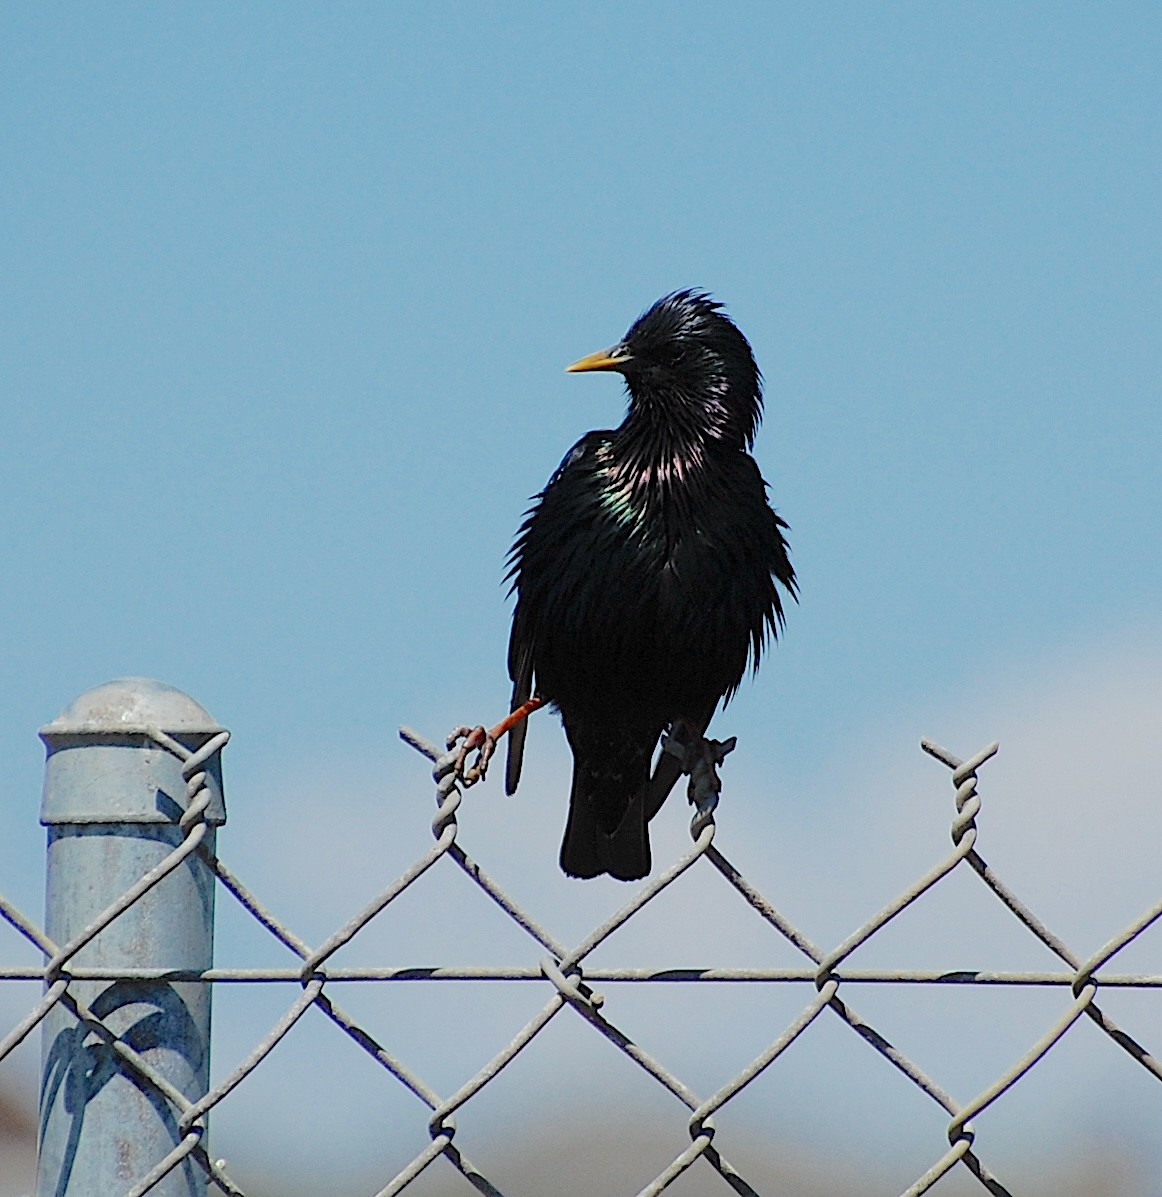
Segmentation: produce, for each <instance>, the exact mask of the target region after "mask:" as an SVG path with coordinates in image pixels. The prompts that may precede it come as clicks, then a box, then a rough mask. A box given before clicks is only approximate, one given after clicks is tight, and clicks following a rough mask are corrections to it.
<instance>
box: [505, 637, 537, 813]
mask: <svg viewBox="0 0 1162 1197" xmlns="http://www.w3.org/2000/svg"><path fill="white" fill-rule="evenodd" d="M508 671H509V674H510V676H511V677H512V704H511V705H510V706H509V710H510V711H515V710H516V709H517V707H519V706H520V705H521V704H522V703H524V702H527V701H528V700H529V699H530V698H531V697H532V694H533V654H532V653H531V652H530V651H529V646H528V645H527V644H524V643H522V642H521V639H520V638H519V637H518V633H517V620H516V619H514V620H513V625H512V638H511V640H510V641H509V646H508ZM528 730H529V721H528V719H522V720H521V721H520V722H519V723H518V724H517V725H516V726H515V727H514V728H513V729H512V730H511V731H510V732H509V733H508V759H507V760H506V762H505V767H504V792H505V793H506V794H508V795H509V796H510V797H511V796H512V795H513V794H515V793H516V787H517V786H518V785H519V784H520V769H521V764H522V763H523V761H524V755H525V736H526V735H527V734H528Z"/></svg>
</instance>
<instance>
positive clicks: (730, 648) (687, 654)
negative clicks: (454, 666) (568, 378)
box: [505, 291, 796, 881]
mask: <svg viewBox="0 0 1162 1197" xmlns="http://www.w3.org/2000/svg"><path fill="white" fill-rule="evenodd" d="M587 370H615V371H617V372H618V373H620V374H621V375H623V376H624V378H625V385H626V389H627V390H628V392H629V412H628V414H627V415H626V418H625V420H624V421H623V422H622V424H621V426H620V427H618V428H616V429H612V430H604V431H600V432H590V433H588V434H587V435H586V436H583V437H582V438H581V440H579V441H578V442H577V444H576V445H574V446H573V448H572V449H570V451H569V452H568V454H567V455H566V456H565V459H564V461H562V462H561V465H560V466H559V467H558V469H557V471H556V473H555V474H554V475H553V476H552V478H551V479H550V480H549V484H548V486H546V487H545V489H544V490H543V491H541V493H540V494H539V495H537V496H536V498H535V500H534V505H533V506H532V507H531V508H530V510H529V511H528V512H527V513H526V516H525V520H524V523H523V524H522V525H521V528H520V531H519V533H518V535H517V538H516V542H515V544H514V545H513V548H512V552H511V554H510V556H509V565H510V570H509V574H508V577H509V578H510V579H511V581H512V591H513V592H515V593H516V595H517V603H516V609H515V611H514V612H513V621H512V635H511V638H510V640H509V649H508V670H509V675H510V677H511V678H512V681H513V693H512V708H513V709H514V710H515V709H516V708H517V707H519V706H520V705H521V703H523V702H524V701H525V700H526V699H528V698H529V697H530V695H532V694H533V691H534V687H535V690H536V693H537V694H538V695H539V696H541V697H543V698H544V699H545V700H546V701H548V702H549V703H551V704H553V705H554V706H555V707H556V708H557V709H558V710H559V712H560V714H561V719H562V722H563V723H564V726H565V735H566V736H567V737H568V740H569V745H570V747H571V748H572V750H573V785H572V791H571V793H570V795H569V821H568V825H567V827H566V830H565V839H564V842H563V844H562V845H561V868H562V869H563V870H564V871H565V872H566V873H567V874H569V875H570V876H572V877H597V876H600V875H601V874H603V873H609V874H610V875H611V876H613V877H617V878H619V879H621V880H623V881H630V880H634V879H636V878H639V877H644V876H646V875H647V874H648V873H649V871H650V844H649V836H648V833H647V828H646V824H647V821H648V820H649V819H650V818H652V817H653V816H654V814H655V813H656V812H657V809H658V808H659V807H660V806H661V804H662V802H663V801H664V800H665V798H666V795H667V794H668V793H669V791H670V789H671V788H672V786H673V784H674V782H675V781H676V780H677V777H678V775H679V770H678V768H677V766H676V765H674V764H673V758H672V757H669V756H665V757H663V758H662V761H661V763H660V764H659V767H658V769H657V770H656V771H655V774H654V777H653V780H652V781H651V776H650V765H651V759H652V757H653V754H654V750H655V748H656V747H657V744H658V740H659V737H660V736H661V733H662V732H663V731H664V730H665V729H666V728H667V727H672V726H673V725H675V724H680V725H682V726H683V727H684V728H685V729H686V730H687V732H688V733H689V732H692V733H694V734H696V735H698V736H700V735H701V733H702V732H704V731H705V729H706V727H707V725H708V724H709V722H710V717H711V716H712V715H713V713H714V710H715V707H716V706H717V705H718V703H719V701H720V700H724V701H728V700H729V699H730V698H731V696H732V695H733V694H734V693H735V691H736V690H737V689H738V687H739V685H740V683H741V682H742V679H743V676H744V674H745V673H746V668H747V663H748V660H749V662H750V664H751V667H752V669H757V667H758V662H759V656H760V654H761V653H762V650H763V647H764V645H765V643H766V640H767V637H768V635H769V636H771V637H772V638H773V637H774V636H775V635H776V634H777V632H778V631H779V629H780V628H781V626H782V623H783V605H782V601H781V599H780V595H779V590H778V587H777V586H776V582H777V583H779V584H781V585H782V587H783V588H784V589H785V590H786V591H787V593H788V594H790V595H791V596H792V597H794V596H795V594H796V588H795V572H794V570H793V569H792V567H791V562H790V560H789V558H788V555H787V542H786V540H785V539H784V537H783V529H784V528H786V527H787V525H786V524H785V523H784V522H783V520H781V519H780V518H779V517H778V516H777V515H776V514H775V512H774V511H772V510H771V508H770V506H769V504H768V502H767V489H766V483H765V482H764V481H763V479H762V476H761V474H760V473H759V469H758V466H757V465H756V464H755V462H754V459H753V458H752V457H751V456H750V454H749V453H748V450H749V448H750V447H751V444H752V442H753V440H754V435H755V432H756V430H757V428H758V424H759V419H760V416H761V414H762V376H761V375H760V373H759V370H758V366H757V365H756V364H755V359H754V354H753V353H752V351H751V347H750V345H749V343H748V342H747V340H746V338H745V337H744V336H743V335H742V333H741V332H740V331H739V330H738V328H737V327H736V325H735V324H734V322H733V321H732V320H731V319H730V318H729V317H728V316H727V315H726V314H725V312H724V311H723V310H722V307H721V305H720V304H718V303H716V302H715V301H714V300H713V299H711V298H710V296H709V295H707V294H705V293H704V292H701V291H678V292H675V293H674V294H672V295H667V296H665V297H664V298H662V299H660V300H658V302H657V303H655V304H654V305H653V307H651V308H650V309H649V310H648V311H646V312H645V313H644V314H643V315H642V316H640V317H639V318H638V320H637V321H635V323H634V324H633V326H632V327H631V328H630V330H629V332H627V333H626V335H625V337H624V338H623V339H622V341H621V342H620V343H619V344H617V345H615V346H614V347H613V348H612V349H608V350H604V351H602V352H599V353H594V354H591V355H590V356H589V357H585V358H582V359H581V360H580V361H579V362H575V363H574V364H573V365H571V366H570V367H569V371H570V372H580V371H587ZM526 727H527V725H526V724H525V723H523V722H522V723H520V724H518V725H517V726H516V727H515V728H514V729H513V731H512V735H511V739H510V741H509V751H508V768H507V775H506V778H505V788H506V790H507V792H508V793H509V794H512V793H513V792H514V791H515V790H516V787H517V782H518V781H519V779H520V770H521V760H522V757H523V752H524V739H525V731H526Z"/></svg>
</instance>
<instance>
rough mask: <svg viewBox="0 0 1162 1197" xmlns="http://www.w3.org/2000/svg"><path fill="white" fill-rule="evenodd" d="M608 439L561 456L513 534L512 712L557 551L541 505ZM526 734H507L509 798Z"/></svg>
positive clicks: (521, 727)
mask: <svg viewBox="0 0 1162 1197" xmlns="http://www.w3.org/2000/svg"><path fill="white" fill-rule="evenodd" d="M610 435H611V433H609V432H605V431H602V432H590V433H587V434H586V435H585V436H583V437H582V438H581V439H580V440H579V441H578V442H577V443H576V444H575V445H574V446H573V447H572V448H571V449H570V450H569V452H568V453H566V454H565V457H564V459H563V460H562V461H561V464H560V465H559V466H558V467H557V469H556V470H555V471H554V473H553V476H552V477H551V478H550V479H549V481H548V484H547V485H546V486H545V489H544V490H543V491H541V493H540V494H539V495H537V497H536V502H535V503H534V505H533V506H532V507H531V508H530V509H529V511H528V512H527V513H526V516H525V520H524V523H523V524H522V525H521V528H520V531H519V532H518V533H517V538H516V543H515V544H514V545H513V547H512V551H511V553H510V554H509V571H508V577H509V578H510V579H511V580H512V589H513V591H515V592H516V594H517V604H516V610H515V611H514V612H513V617H512V633H511V635H510V636H509V641H508V676H509V677H510V678H511V679H512V706H511V708H510V709H511V710H514V711H515V710H516V708H517V707H519V706H520V705H521V704H522V703H523V702H525V701H527V700H528V699H529V698H531V697H532V693H533V677H534V673H535V669H536V663H535V660H534V657H535V652H534V648H535V635H534V629H535V628H536V627H538V626H539V625H541V624H543V622H544V611H543V609H542V608H543V605H544V588H545V578H546V577H548V576H551V574H550V573H549V571H548V570H547V568H546V567H547V565H548V564H549V563H551V561H552V560H553V558H554V557H555V556H556V553H557V550H558V549H559V545H558V543H557V529H556V526H555V521H554V518H553V517H552V516H551V515H550V516H549V517H548V526H546V523H545V521H544V520H543V519H541V517H542V516H543V515H544V514H545V505H546V501H547V502H548V506H549V508H550V510H552V509H554V504H555V503H559V500H560V496H561V494H562V490H561V487H562V485H564V486H566V487H568V486H569V485H570V480H571V479H572V478H575V477H576V470H577V469H578V468H579V467H580V463H582V462H583V460H584V459H585V457H586V455H587V454H591V453H592V452H593V451H594V450H595V449H596V448H597V447H598V446H599V445H602V444H604V443H605V442H606V441H607V440H608V438H609V437H610ZM526 571H527V572H526ZM527 732H528V728H527V721H526V720H522V721H521V722H520V723H518V724H517V725H516V727H514V728H513V729H512V730H511V731H510V732H509V740H508V760H507V763H506V766H505V777H504V788H505V792H506V793H508V794H513V793H515V792H516V787H517V785H518V784H519V782H520V771H521V763H522V761H523V759H524V747H525V736H526V735H527Z"/></svg>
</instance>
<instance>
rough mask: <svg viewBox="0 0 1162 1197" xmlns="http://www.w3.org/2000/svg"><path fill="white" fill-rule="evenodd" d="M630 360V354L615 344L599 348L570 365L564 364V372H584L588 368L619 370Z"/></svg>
mask: <svg viewBox="0 0 1162 1197" xmlns="http://www.w3.org/2000/svg"><path fill="white" fill-rule="evenodd" d="M630 360H631V358H630V355H629V354H628V353H626V351H625V350H624V349H623V348H622V346H620V345H617V346H615V347H614V348H613V349H599V350H598V351H597V352H596V353H591V354H590V355H589V356H588V357H583V358H582V359H581V360H580V361H578V362H574V363H573V364H572V365H571V366H566V367H565V373H566V374H584V373H586V372H587V371H589V370H620V369H621V368H622V366H624V365H625V363H626V362H628V361H630Z"/></svg>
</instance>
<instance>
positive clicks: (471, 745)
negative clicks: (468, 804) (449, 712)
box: [447, 724, 496, 786]
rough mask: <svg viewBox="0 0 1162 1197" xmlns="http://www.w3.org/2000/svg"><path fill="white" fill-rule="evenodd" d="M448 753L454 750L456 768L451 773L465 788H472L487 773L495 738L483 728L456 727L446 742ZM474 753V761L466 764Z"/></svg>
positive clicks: (493, 750) (494, 746)
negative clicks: (456, 749)
mask: <svg viewBox="0 0 1162 1197" xmlns="http://www.w3.org/2000/svg"><path fill="white" fill-rule="evenodd" d="M447 744H448V749H449V751H450V750H451V749H453V748H456V746H457V744H459V749H458V751H457V753H456V766H455V769H454V770H453V772H454V773H455V774H456V776H457V777H458V778H459V779H460V781H461V782H462V783H463V784H464V785H465V786H474V785H475V784H476V783H477V782H478V781H483V780H484V776H485V774H486V773H487V772H488V762H489V761H491V760H492V754H493V753H494V752H495V751H496V737H495V736H493V734H492V733H491V732H490V731H489V730H488V729H487V728H485V727H483V726H481V725H479V724H478V725H477V726H476V727H458V728H456V730H455V731H453V732H452V734H451V735H450V736H449V737H448V740H447ZM472 752H475V753H476V760H475V761H473V763H472V764H471V765H469V764H468V756H469V754H470V753H472Z"/></svg>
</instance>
